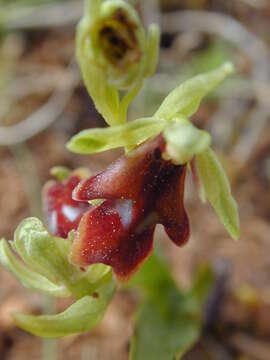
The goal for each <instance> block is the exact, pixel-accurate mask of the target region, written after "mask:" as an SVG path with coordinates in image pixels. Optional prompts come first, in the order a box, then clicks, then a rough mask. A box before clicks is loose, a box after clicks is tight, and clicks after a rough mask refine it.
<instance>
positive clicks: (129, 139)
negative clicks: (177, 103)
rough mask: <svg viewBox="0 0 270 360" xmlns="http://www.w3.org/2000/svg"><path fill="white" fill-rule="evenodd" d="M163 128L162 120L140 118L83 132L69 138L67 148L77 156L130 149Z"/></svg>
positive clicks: (164, 123) (163, 122)
mask: <svg viewBox="0 0 270 360" xmlns="http://www.w3.org/2000/svg"><path fill="white" fill-rule="evenodd" d="M165 126H166V122H165V121H163V120H160V119H155V118H142V119H137V120H135V121H132V122H129V123H126V124H124V125H119V126H113V127H108V128H96V129H89V130H83V131H81V132H80V133H79V134H77V135H75V136H73V137H72V138H71V140H70V141H69V142H68V144H67V148H68V149H69V150H70V151H72V152H74V153H79V154H93V153H98V152H101V151H105V150H110V149H114V148H118V147H122V146H124V147H128V148H131V147H134V146H136V145H139V144H140V143H142V142H144V141H145V140H147V139H148V138H150V137H154V136H157V135H158V134H159V133H160V132H161V131H162V130H163V128H164V127H165Z"/></svg>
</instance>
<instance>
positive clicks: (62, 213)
mask: <svg viewBox="0 0 270 360" xmlns="http://www.w3.org/2000/svg"><path fill="white" fill-rule="evenodd" d="M81 180H82V178H81V177H80V176H79V174H76V172H74V173H72V174H71V175H70V176H69V177H68V178H67V179H66V180H64V181H53V180H52V181H49V182H48V183H47V184H46V185H45V187H44V189H43V210H44V214H45V219H46V222H47V225H48V228H49V230H50V232H51V233H52V234H53V235H56V236H60V237H62V238H67V236H68V233H69V232H70V231H71V230H76V229H77V227H78V225H79V222H80V220H81V217H82V215H83V214H84V213H85V212H86V211H87V210H89V208H90V207H91V206H90V205H89V204H85V203H80V202H78V201H75V200H73V199H72V191H73V190H74V188H75V187H76V186H77V185H78V184H79V182H80V181H81Z"/></svg>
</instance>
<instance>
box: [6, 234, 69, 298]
mask: <svg viewBox="0 0 270 360" xmlns="http://www.w3.org/2000/svg"><path fill="white" fill-rule="evenodd" d="M0 262H1V264H2V265H3V266H5V267H6V268H7V270H8V271H10V272H11V273H12V274H13V275H14V276H15V277H16V278H17V279H18V280H19V281H20V282H21V283H22V285H23V286H25V287H26V288H29V289H33V290H38V291H42V292H44V293H46V294H48V295H51V296H56V297H68V296H70V295H71V293H70V292H69V291H68V289H67V288H66V287H65V286H64V285H56V284H54V283H52V282H51V281H49V280H48V279H46V278H45V277H44V276H41V275H39V274H38V273H36V272H34V271H32V270H30V269H29V268H27V267H26V266H25V265H24V264H23V263H22V262H21V261H19V260H18V258H17V257H16V256H15V255H14V254H13V252H12V250H11V249H10V247H9V245H8V242H7V241H6V240H5V239H2V240H1V241H0Z"/></svg>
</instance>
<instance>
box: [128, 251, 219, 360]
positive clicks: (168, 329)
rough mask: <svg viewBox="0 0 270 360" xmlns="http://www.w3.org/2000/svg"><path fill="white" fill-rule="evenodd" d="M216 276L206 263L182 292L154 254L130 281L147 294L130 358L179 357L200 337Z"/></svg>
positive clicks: (163, 358) (133, 359)
mask: <svg viewBox="0 0 270 360" xmlns="http://www.w3.org/2000/svg"><path fill="white" fill-rule="evenodd" d="M213 280H214V278H213V274H212V271H211V270H210V269H209V268H208V267H203V268H202V269H201V270H200V272H199V273H198V275H197V276H196V278H195V280H194V282H193V285H192V287H191V289H190V290H189V291H186V292H183V291H181V290H180V289H179V288H178V287H177V285H176V283H175V281H174V279H173V278H172V276H171V273H170V271H169V269H168V267H167V266H166V264H165V263H164V262H163V261H162V260H161V259H160V258H159V257H158V256H157V255H155V254H153V255H152V256H151V257H150V258H149V259H148V260H147V261H146V262H145V264H144V265H143V267H142V268H141V270H140V271H139V272H138V273H137V274H136V275H135V276H134V277H133V278H132V279H131V280H130V282H129V286H133V287H137V288H140V289H141V290H143V293H144V296H145V303H144V304H143V305H142V306H141V307H140V309H139V311H138V313H137V315H136V320H135V331H134V335H133V338H132V342H131V350H130V360H148V359H155V360H159V359H160V360H172V359H173V358H175V356H176V358H177V359H180V357H181V355H183V354H184V353H185V352H186V351H187V350H188V349H189V348H190V347H191V346H192V345H193V344H194V343H195V342H196V341H197V340H198V338H199V335H200V330H201V325H202V309H203V304H204V302H205V300H206V297H207V295H208V293H209V290H210V289H211V287H212V285H213Z"/></svg>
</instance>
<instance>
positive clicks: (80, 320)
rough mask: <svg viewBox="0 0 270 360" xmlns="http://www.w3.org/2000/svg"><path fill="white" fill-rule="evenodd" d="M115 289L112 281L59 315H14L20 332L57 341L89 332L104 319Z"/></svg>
mask: <svg viewBox="0 0 270 360" xmlns="http://www.w3.org/2000/svg"><path fill="white" fill-rule="evenodd" d="M115 288H116V285H115V282H114V281H113V279H112V278H111V279H110V281H109V282H108V283H106V284H103V285H102V286H101V287H99V288H97V289H96V291H95V293H94V294H93V295H92V296H84V297H82V298H81V299H79V300H78V301H76V302H75V303H74V304H72V305H71V306H70V307H69V308H67V309H66V310H65V311H63V312H62V313H59V314H57V315H41V316H33V315H25V314H20V313H15V314H13V315H12V317H13V319H14V321H15V323H16V324H17V326H19V327H20V328H22V329H24V330H26V331H28V332H30V333H31V334H33V335H37V336H41V337H45V338H52V337H53V338H56V337H62V336H67V335H72V334H76V333H84V332H87V331H90V330H91V329H92V328H93V327H94V326H96V325H97V324H98V323H99V322H100V321H101V319H102V318H103V315H104V312H105V310H106V308H107V306H108V304H109V303H110V301H111V299H112V297H113V294H114V291H115Z"/></svg>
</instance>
